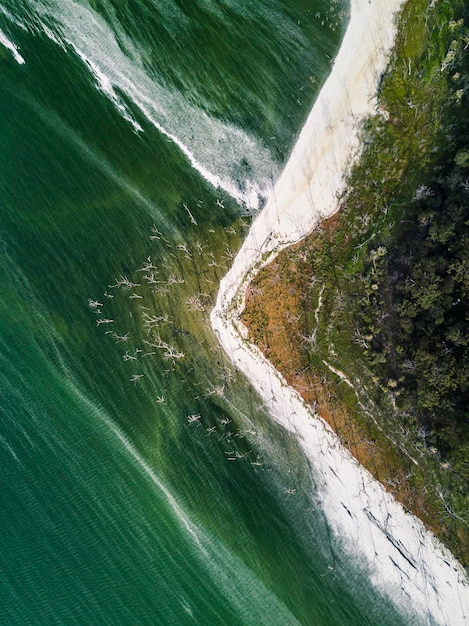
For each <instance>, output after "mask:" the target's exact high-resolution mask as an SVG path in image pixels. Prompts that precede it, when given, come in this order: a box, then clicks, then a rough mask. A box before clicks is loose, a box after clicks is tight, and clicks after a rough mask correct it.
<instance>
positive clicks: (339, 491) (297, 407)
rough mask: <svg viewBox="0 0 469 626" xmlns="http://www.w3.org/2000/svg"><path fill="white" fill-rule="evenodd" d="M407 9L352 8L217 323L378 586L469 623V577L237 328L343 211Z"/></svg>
mask: <svg viewBox="0 0 469 626" xmlns="http://www.w3.org/2000/svg"><path fill="white" fill-rule="evenodd" d="M402 4H403V0H351V17H350V22H349V26H348V28H347V31H346V34H345V37H344V39H343V42H342V45H341V47H340V50H339V52H338V55H337V57H336V60H335V63H334V65H333V67H332V70H331V74H330V75H329V78H328V80H327V81H326V83H325V84H324V86H323V88H322V90H321V92H320V94H319V96H318V98H317V100H316V102H315V104H314V107H313V109H312V111H311V113H310V115H309V117H308V119H307V122H306V124H305V126H304V128H303V130H302V132H301V134H300V137H299V139H298V142H297V144H296V145H295V147H294V149H293V151H292V154H291V156H290V158H289V160H288V162H287V164H286V166H285V169H284V171H283V173H282V174H281V176H280V178H279V180H278V181H277V183H276V184H275V186H274V190H273V193H272V195H271V197H270V198H269V200H268V201H267V204H266V206H265V208H264V209H263V210H262V211H261V213H260V214H259V215H258V217H257V218H256V220H255V221H254V223H253V225H252V227H251V230H250V232H249V234H248V236H247V238H246V240H245V241H244V243H243V246H242V247H241V249H240V252H239V253H238V255H237V257H236V259H235V260H234V263H233V266H232V268H231V269H230V271H229V272H228V274H227V275H226V276H225V278H224V279H223V280H222V282H221V285H220V290H219V294H218V299H217V303H216V306H215V308H214V310H213V311H212V314H211V321H212V325H213V328H214V330H215V332H216V334H217V335H218V337H219V340H220V342H221V344H222V346H223V347H224V349H225V351H226V352H227V354H228V356H229V358H230V359H231V360H232V361H233V363H234V364H235V366H236V367H237V368H238V369H240V370H241V371H242V372H244V374H245V375H246V376H247V377H248V379H249V381H250V382H251V383H252V384H253V386H254V387H255V388H256V390H257V391H258V393H259V394H260V396H261V397H262V399H263V401H264V402H265V403H266V405H267V406H268V408H269V411H270V413H271V415H272V417H273V419H275V420H276V421H277V422H278V423H280V424H282V425H283V426H284V427H285V428H286V429H287V430H288V431H290V432H291V433H293V434H295V435H296V436H297V437H298V440H299V441H300V444H301V446H302V448H303V450H304V452H305V454H306V456H307V458H308V460H309V462H310V465H311V469H312V474H313V478H314V482H315V484H316V485H318V488H319V490H320V492H321V498H322V501H323V506H324V510H325V513H326V515H327V517H328V520H329V523H330V525H331V527H332V528H333V529H334V531H335V532H336V533H337V535H338V536H340V537H341V538H342V539H343V541H344V542H345V544H346V545H347V547H348V549H349V550H350V551H353V552H354V553H356V555H357V558H361V559H363V560H364V562H366V563H367V566H368V568H369V572H370V577H371V580H372V581H373V583H374V584H375V585H376V587H377V588H378V589H380V590H381V591H382V592H383V593H385V594H387V595H388V596H389V597H391V598H392V599H393V600H394V601H395V602H396V603H397V604H398V606H400V607H401V608H402V610H404V611H408V613H409V620H412V621H409V623H415V620H416V619H417V623H423V624H433V623H436V624H448V625H451V626H457V625H460V624H461V625H462V624H469V586H468V581H467V577H466V576H465V572H464V570H463V568H462V567H461V566H460V565H459V564H458V562H457V561H456V560H455V559H454V557H453V556H452V555H451V554H450V553H449V551H448V550H446V549H445V548H444V546H443V545H442V544H441V543H440V542H439V541H438V540H437V539H436V538H435V537H434V535H433V534H432V533H431V532H429V531H427V530H426V529H425V527H424V526H423V524H422V523H421V522H420V521H419V520H418V519H417V518H415V517H414V516H412V515H410V514H408V513H406V512H405V510H404V509H403V507H402V506H401V505H400V504H398V503H397V502H396V501H395V500H394V499H393V497H392V496H391V495H390V494H388V493H387V492H386V491H385V489H384V488H383V487H382V486H381V485H380V484H379V483H378V482H377V481H375V480H374V479H373V477H372V476H371V475H370V474H369V473H368V472H367V471H366V470H364V469H363V468H362V467H361V466H360V465H359V464H358V463H357V462H356V461H355V459H354V458H353V457H352V456H351V454H350V453H349V452H348V451H347V450H345V449H344V448H342V447H341V446H340V444H339V442H338V440H337V438H336V436H335V435H334V433H332V431H331V430H330V428H329V427H328V426H327V425H326V424H325V423H324V422H323V421H322V420H321V419H320V418H319V417H317V416H315V415H314V414H313V413H312V412H311V411H310V410H309V409H308V408H307V407H306V405H305V404H304V402H303V400H302V399H301V398H300V396H299V395H298V394H297V393H296V392H295V391H294V390H293V389H292V388H290V387H289V386H288V385H287V384H286V382H285V381H284V379H283V378H282V376H281V375H280V374H279V373H278V372H277V371H276V370H275V369H274V368H273V366H272V365H271V364H270V363H269V362H268V361H267V360H266V359H265V358H264V356H263V355H262V354H261V353H260V351H259V350H257V349H256V348H255V347H254V346H252V345H250V344H249V343H248V342H247V341H246V339H245V334H246V333H245V329H244V328H243V326H242V325H241V323H240V322H239V314H240V312H241V310H242V307H243V304H244V295H245V291H246V287H247V285H248V283H249V282H250V280H251V279H252V277H253V276H254V275H255V273H256V272H257V271H258V270H259V268H260V267H261V265H263V264H265V263H267V262H268V261H269V260H271V259H272V258H273V256H274V255H275V254H276V253H277V252H278V251H279V250H280V249H282V248H283V247H285V246H287V245H289V244H291V243H293V242H295V241H298V240H299V239H301V238H302V237H304V236H305V235H306V234H308V233H309V232H311V230H313V229H314V227H315V226H316V225H317V224H318V223H319V222H320V221H321V220H323V219H324V218H326V217H328V216H330V215H332V214H333V213H334V212H335V211H337V210H338V208H339V202H338V197H339V196H340V194H342V193H343V191H344V188H345V176H346V173H347V171H348V169H349V166H350V164H351V163H352V162H353V160H354V159H356V158H357V156H358V155H359V148H360V145H359V139H358V132H357V130H358V125H359V123H360V121H361V120H362V119H363V118H364V117H365V116H366V115H369V114H370V113H373V112H374V109H375V107H376V97H375V94H376V91H377V87H378V81H379V78H380V76H381V74H382V72H383V71H384V69H385V67H386V60H387V55H388V53H389V51H390V49H391V47H392V44H393V40H394V37H395V26H394V21H393V16H394V15H395V13H396V12H397V11H398V10H399V9H400V7H401V5H402Z"/></svg>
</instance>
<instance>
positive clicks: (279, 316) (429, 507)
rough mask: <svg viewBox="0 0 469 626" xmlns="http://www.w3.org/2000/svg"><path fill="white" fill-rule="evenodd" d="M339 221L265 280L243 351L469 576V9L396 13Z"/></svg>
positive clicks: (442, 4) (419, 4)
mask: <svg viewBox="0 0 469 626" xmlns="http://www.w3.org/2000/svg"><path fill="white" fill-rule="evenodd" d="M399 20H400V21H399V30H398V35H397V38H396V44H395V48H394V51H393V54H392V56H391V59H390V62H389V66H388V70H387V72H386V73H385V74H384V76H383V77H382V79H381V82H380V86H379V94H378V95H379V106H378V109H377V112H376V115H374V116H372V117H370V118H369V119H367V120H366V121H365V123H364V124H363V125H362V128H361V139H362V146H363V148H362V154H361V157H360V159H359V162H358V163H357V164H356V165H354V167H353V168H352V171H351V173H350V176H349V180H348V184H347V191H346V193H345V194H344V196H343V197H342V198H340V199H338V202H340V211H339V212H338V213H337V214H336V215H335V216H333V217H332V218H330V219H329V220H327V221H325V222H323V223H322V224H321V225H320V227H319V228H317V229H316V231H315V232H314V233H312V234H311V235H310V236H308V237H307V238H306V239H305V240H303V241H302V242H300V243H299V244H297V245H295V246H293V247H291V248H289V249H287V250H284V251H283V252H282V253H280V254H279V255H278V256H277V257H276V259H275V261H274V262H273V263H271V264H270V265H269V266H267V267H265V268H263V269H262V270H261V271H260V272H259V274H258V275H257V276H256V278H255V280H254V281H253V283H252V284H251V286H250V288H249V290H248V297H247V302H246V308H245V311H244V314H243V321H244V323H245V324H246V325H247V326H248V328H249V332H250V338H251V340H253V341H254V342H255V343H256V344H257V345H258V346H259V347H260V348H261V349H262V350H263V352H264V353H265V354H266V356H268V358H270V359H271V361H272V362H273V364H274V365H275V366H276V367H277V368H278V369H279V370H280V371H281V372H282V373H283V374H284V376H285V377H286V379H287V381H288V382H289V383H290V384H292V385H293V386H294V387H295V388H296V389H297V390H298V391H299V392H300V393H301V394H302V395H303V397H304V399H305V401H306V402H307V403H308V404H310V405H311V406H312V407H313V408H314V409H315V410H316V411H317V412H318V413H319V414H320V415H321V416H322V417H323V418H324V419H325V420H326V421H328V423H329V424H330V425H331V426H332V427H333V428H334V429H335V431H336V432H337V434H338V436H339V438H340V439H341V441H342V442H343V443H344V445H346V446H347V447H348V448H349V449H350V450H351V452H352V454H354V456H355V457H356V458H357V459H358V460H359V461H360V462H361V463H362V464H363V465H364V466H365V467H367V468H368V469H369V470H370V471H371V472H372V473H373V475H374V476H375V477H376V478H377V479H378V480H380V481H381V482H382V483H383V484H384V485H385V486H386V487H387V488H388V489H389V490H390V491H391V492H392V493H394V495H395V496H396V498H397V499H398V500H400V501H401V502H402V503H403V505H404V506H405V507H406V508H407V509H408V510H411V511H412V512H413V513H415V514H416V515H418V516H419V517H420V518H421V519H422V520H423V521H424V523H425V524H426V525H427V526H428V527H429V528H431V529H432V530H433V531H434V532H435V533H436V534H437V536H438V537H439V538H440V539H442V541H443V542H444V543H445V544H446V545H447V546H448V547H449V548H450V549H451V550H452V551H453V553H454V554H455V555H456V556H457V557H458V558H459V559H460V561H461V562H462V563H463V564H464V565H465V566H467V565H468V564H469V488H468V485H469V462H468V459H469V419H468V414H469V410H468V400H469V374H468V371H469V369H468V361H469V335H468V325H469V313H468V297H469V283H468V278H467V276H468V274H467V267H468V263H469V258H468V255H469V246H468V243H469V241H468V232H469V231H468V226H469V120H468V119H467V110H468V95H469V94H468V89H469V57H468V49H469V10H468V9H467V7H466V3H465V2H464V1H463V0H455V1H452V0H451V1H450V0H436V1H432V2H430V1H429V0H414V1H413V2H407V3H406V4H405V5H404V8H403V10H402V13H401V16H400V18H399Z"/></svg>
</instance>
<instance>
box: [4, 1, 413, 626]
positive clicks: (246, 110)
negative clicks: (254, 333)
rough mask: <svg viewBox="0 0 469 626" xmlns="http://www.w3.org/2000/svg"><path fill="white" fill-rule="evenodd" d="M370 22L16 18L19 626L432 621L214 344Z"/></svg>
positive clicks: (158, 9)
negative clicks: (407, 605)
mask: <svg viewBox="0 0 469 626" xmlns="http://www.w3.org/2000/svg"><path fill="white" fill-rule="evenodd" d="M348 10H349V7H348V3H347V2H346V1H345V0H0V219H1V222H0V411H1V420H0V458H1V463H0V477H1V487H0V497H1V506H0V558H1V560H0V624H2V625H4V624H5V625H10V624H12V625H22V626H25V625H35V626H36V625H47V626H50V625H53V624H92V625H94V624H96V625H100V626H101V625H105V624H112V625H120V624H122V625H140V624H151V625H159V624H161V625H166V624H176V625H178V624H207V625H217V624H220V625H230V626H231V625H236V624H239V625H241V624H243V625H253V626H259V625H267V626H271V625H275V624H278V625H281V626H287V625H290V624H305V625H314V626H316V625H325V626H331V625H335V624H343V625H344V626H345V625H347V626H353V625H355V624H370V625H375V624H380V625H385V624H389V625H393V626H394V625H397V624H401V623H409V622H408V621H407V622H404V621H403V619H402V618H401V617H400V616H399V614H398V612H397V609H396V608H395V607H393V606H392V605H391V604H390V603H389V602H388V601H387V600H386V599H385V598H384V597H383V596H382V595H380V592H379V591H378V590H376V589H375V588H373V587H372V586H371V584H370V583H369V582H368V579H369V573H368V572H367V571H366V569H365V568H364V566H363V564H362V563H360V562H359V561H357V558H356V557H354V558H352V557H350V555H349V554H348V553H347V551H346V550H344V548H343V546H342V544H341V542H340V538H337V537H334V536H333V535H332V533H331V531H330V529H329V525H328V521H327V519H325V517H324V515H323V513H322V509H321V503H320V501H318V499H317V497H316V490H315V485H314V479H313V478H312V476H311V472H310V469H309V467H308V464H307V462H306V460H305V459H304V458H303V456H302V453H301V452H300V450H299V447H298V445H297V444H296V442H295V440H294V439H292V438H291V436H289V435H287V434H286V433H284V432H283V431H282V430H281V429H280V428H279V427H278V426H275V425H274V424H273V423H272V422H271V421H270V420H269V417H268V415H267V414H266V413H265V411H264V409H263V407H262V406H261V402H260V400H259V398H258V397H257V395H256V393H255V392H254V391H253V390H252V389H251V388H250V387H249V385H248V384H247V383H246V382H245V381H244V380H243V379H242V378H241V376H240V375H238V373H237V372H236V371H234V369H233V368H232V367H231V366H230V364H229V362H228V361H227V360H226V358H225V356H224V354H223V353H222V352H221V350H220V349H219V348H218V345H217V343H216V340H215V338H214V336H213V334H212V331H211V329H210V323H209V312H210V308H211V306H212V305H213V302H214V299H215V296H216V292H217V287H218V282H219V280H220V279H221V277H222V276H223V275H224V273H225V272H226V270H227V268H228V267H229V265H230V263H231V261H232V258H233V255H234V254H235V252H236V250H237V248H238V247H239V245H240V242H241V241H242V238H243V235H244V234H245V232H246V229H247V228H248V227H249V224H250V220H251V217H252V215H253V214H255V212H256V211H257V210H258V208H259V207H260V206H262V203H263V201H264V200H265V198H266V196H267V194H268V193H269V191H270V189H271V188H272V184H273V181H274V180H275V179H276V177H277V176H278V174H279V172H280V170H281V168H282V164H284V163H285V161H286V159H287V157H288V154H289V151H290V150H291V148H292V146H293V145H294V143H295V140H296V137H297V135H298V133H299V131H300V129H301V127H302V125H303V123H304V121H305V119H306V116H307V114H308V112H309V110H310V109H311V106H312V103H313V102H314V98H315V96H316V94H317V93H318V90H319V89H320V86H321V84H322V83H323V81H324V80H325V78H326V77H327V75H328V72H329V70H330V67H331V62H332V60H333V58H334V54H335V53H336V51H337V49H338V46H339V45H340V40H341V37H342V35H343V33H344V30H345V28H346V24H347V19H348Z"/></svg>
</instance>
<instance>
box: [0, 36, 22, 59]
mask: <svg viewBox="0 0 469 626" xmlns="http://www.w3.org/2000/svg"><path fill="white" fill-rule="evenodd" d="M0 43H1V44H2V46H5V48H7V49H8V50H10V52H11V53H12V55H13V58H14V59H15V61H16V62H17V63H19V65H23V63H25V60H24V58H23V57H22V56H21V54H20V53H19V48H18V46H17V45H16V44H15V43H13V41H10V39H8V37H7V36H6V35H5V33H4V32H3V31H1V30H0Z"/></svg>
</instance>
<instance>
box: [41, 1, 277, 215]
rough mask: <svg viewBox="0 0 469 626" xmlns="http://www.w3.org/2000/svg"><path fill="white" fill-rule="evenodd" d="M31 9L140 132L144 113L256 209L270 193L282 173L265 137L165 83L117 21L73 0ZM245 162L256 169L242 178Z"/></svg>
mask: <svg viewBox="0 0 469 626" xmlns="http://www.w3.org/2000/svg"><path fill="white" fill-rule="evenodd" d="M31 7H32V8H34V10H35V15H34V17H31V24H30V25H29V26H30V28H33V29H36V30H39V31H41V32H43V33H44V34H45V35H46V36H47V37H49V39H51V41H53V42H54V43H56V44H57V45H60V46H61V47H62V48H65V49H69V50H70V49H72V50H74V51H75V53H76V54H77V55H78V56H79V58H80V59H81V60H82V61H83V62H84V63H85V65H86V67H87V68H88V69H89V71H90V72H91V74H92V75H93V77H94V80H95V81H96V85H97V86H98V88H99V90H100V91H101V92H102V93H104V94H105V95H106V96H107V97H108V98H109V99H110V101H111V102H112V103H113V104H114V106H115V107H116V110H117V111H118V112H119V114H120V115H121V116H122V117H123V118H124V119H126V120H127V121H128V122H129V123H130V124H131V125H132V127H133V129H134V130H135V131H136V132H142V131H143V122H142V123H140V122H139V121H138V120H137V119H136V115H137V114H138V115H141V116H142V117H143V119H144V120H145V121H146V122H147V123H150V124H151V125H153V126H154V127H155V128H156V129H157V130H158V131H159V132H160V133H161V134H163V135H164V136H165V137H167V138H168V139H169V140H170V141H172V142H173V143H174V144H175V145H176V146H177V147H178V148H179V149H180V150H181V152H182V153H183V154H184V155H185V156H186V158H187V159H188V161H189V162H190V164H191V166H192V167H193V168H194V169H195V170H197V171H198V172H199V174H200V175H201V176H202V177H203V178H205V180H207V181H208V182H209V183H210V184H211V185H212V186H213V187H215V188H217V189H218V188H219V189H223V190H224V191H225V192H226V193H227V194H229V195H230V196H232V197H233V198H235V199H236V200H237V201H238V202H240V203H242V204H244V205H246V206H247V207H248V208H250V209H257V208H258V205H259V200H260V198H263V197H265V196H266V195H267V192H266V188H267V185H268V183H269V181H270V179H271V176H272V173H273V172H274V173H275V172H276V171H277V166H276V163H275V162H274V160H273V158H272V155H271V153H270V151H269V150H268V149H267V148H266V147H265V146H263V145H261V143H260V141H259V140H257V139H255V138H254V137H253V136H251V135H249V134H248V133H246V132H244V131H243V130H241V129H240V128H238V127H236V126H234V125H232V124H229V123H226V122H223V121H221V120H219V119H216V118H214V117H211V116H210V115H209V114H208V113H207V112H206V111H204V110H203V109H202V108H201V107H199V106H196V105H195V104H194V103H191V102H189V101H188V99H187V98H185V97H184V96H183V95H182V94H181V93H179V92H178V91H176V90H174V89H170V88H168V87H166V86H163V85H161V84H159V83H158V82H157V79H155V77H153V76H150V75H149V73H148V72H147V71H146V69H145V66H144V63H143V61H142V59H141V55H140V52H139V50H137V49H136V47H135V46H134V45H133V43H132V42H131V41H130V40H129V38H128V37H127V36H126V34H125V32H124V31H123V30H122V29H120V27H119V25H118V24H113V29H114V30H112V29H111V27H110V26H109V24H108V23H107V22H106V21H105V20H104V19H103V18H101V17H100V16H99V15H98V14H97V13H95V12H94V11H93V10H92V9H90V8H89V7H86V6H83V5H81V4H79V3H77V2H72V1H71V0H61V1H60V2H54V1H52V2H48V3H47V4H46V3H42V2H40V1H36V2H35V1H34V0H32V2H31ZM117 36H118V39H117ZM118 40H119V41H118ZM122 42H124V45H123V44H122ZM123 48H125V52H124V50H123ZM130 108H132V111H131V110H130ZM244 163H248V164H249V168H250V170H251V172H252V173H251V174H250V178H249V179H245V180H242V181H241V184H240V183H239V178H240V172H242V171H243V164H244Z"/></svg>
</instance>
